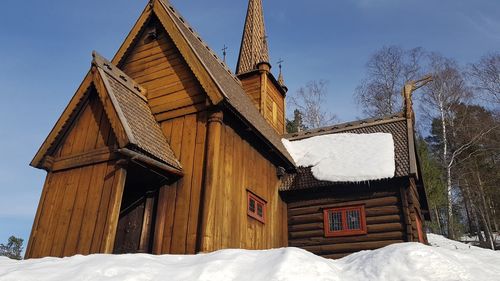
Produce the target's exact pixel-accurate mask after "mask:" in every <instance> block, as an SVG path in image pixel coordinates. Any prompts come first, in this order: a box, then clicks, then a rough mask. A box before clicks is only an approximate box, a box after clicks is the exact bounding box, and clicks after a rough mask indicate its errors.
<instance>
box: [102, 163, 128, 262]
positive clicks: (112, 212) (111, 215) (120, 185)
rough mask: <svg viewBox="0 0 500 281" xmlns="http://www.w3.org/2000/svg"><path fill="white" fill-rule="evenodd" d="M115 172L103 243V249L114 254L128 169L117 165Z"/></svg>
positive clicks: (104, 251) (106, 252)
mask: <svg viewBox="0 0 500 281" xmlns="http://www.w3.org/2000/svg"><path fill="white" fill-rule="evenodd" d="M117 168H118V170H117V171H116V173H115V180H114V186H113V189H112V191H111V196H110V200H109V205H108V215H107V221H106V227H105V228H104V237H103V244H102V245H101V251H102V252H103V253H105V254H112V253H113V247H114V244H115V236H116V228H117V226H118V218H119V216H120V206H121V203H122V196H123V189H124V187H125V180H126V177H127V170H126V169H125V168H124V167H120V166H118V167H117Z"/></svg>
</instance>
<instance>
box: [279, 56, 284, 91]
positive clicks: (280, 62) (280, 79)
mask: <svg viewBox="0 0 500 281" xmlns="http://www.w3.org/2000/svg"><path fill="white" fill-rule="evenodd" d="M284 62H285V61H284V60H282V59H280V60H279V61H278V67H279V68H280V74H279V76H278V83H279V84H280V86H282V87H283V86H284V85H285V79H283V72H282V71H281V70H282V69H281V68H282V67H283V63H284Z"/></svg>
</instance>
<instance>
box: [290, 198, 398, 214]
mask: <svg viewBox="0 0 500 281" xmlns="http://www.w3.org/2000/svg"><path fill="white" fill-rule="evenodd" d="M335 201H338V200H335ZM398 202H399V198H398V197H396V196H389V197H381V198H374V199H364V200H355V201H347V202H346V200H342V201H340V202H328V203H324V204H319V205H318V204H312V203H311V206H305V207H298V208H289V209H288V215H289V216H297V215H304V214H311V213H318V212H321V211H322V210H323V209H325V208H332V207H342V206H349V205H361V204H364V205H365V208H372V207H382V206H391V205H396V204H398Z"/></svg>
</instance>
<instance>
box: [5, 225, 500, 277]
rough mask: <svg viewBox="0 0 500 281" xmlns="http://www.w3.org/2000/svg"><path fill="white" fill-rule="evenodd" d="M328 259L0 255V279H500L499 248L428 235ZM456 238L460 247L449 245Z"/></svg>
mask: <svg viewBox="0 0 500 281" xmlns="http://www.w3.org/2000/svg"><path fill="white" fill-rule="evenodd" d="M428 238H429V241H430V243H431V244H432V245H433V247H430V246H426V245H423V244H420V243H399V244H392V245H390V246H387V247H384V248H381V249H378V250H373V251H361V252H358V253H355V254H352V255H349V256H347V257H344V258H342V259H339V260H329V259H324V258H322V257H319V256H316V255H314V254H312V253H309V252H307V251H305V250H301V249H298V248H281V249H273V250H263V251H249V250H221V251H217V252H213V253H209V254H199V255H161V256H155V255H146V254H128V255H89V256H81V255H78V256H73V257H69V258H62V259H61V258H42V259H29V260H24V261H15V260H10V259H8V258H6V257H0V280H1V281H33V280H36V281H49V280H50V281H68V280H72V281H84V280H92V281H118V280H120V281H132V280H133V281H156V280H175V281H188V280H189V281H201V280H203V281H211V280H213V281H229V280H238V281H250V280H281V281H313V280H314V281H316V280H325V281H329V280H332V281H333V280H336V281H365V280H371V281H379V280H380V281H391V280H399V281H416V280H436V281H449V280H461V281H467V280H471V281H472V280H481V281H490V280H491V281H493V280H497V281H498V280H499V278H498V277H499V276H500V266H498V265H499V264H500V252H495V251H492V250H487V249H480V248H476V247H469V246H468V245H465V244H461V243H458V242H455V241H451V240H448V239H446V238H444V237H442V236H438V235H429V236H428ZM452 244H453V245H455V244H457V245H459V246H458V247H455V246H450V245H452Z"/></svg>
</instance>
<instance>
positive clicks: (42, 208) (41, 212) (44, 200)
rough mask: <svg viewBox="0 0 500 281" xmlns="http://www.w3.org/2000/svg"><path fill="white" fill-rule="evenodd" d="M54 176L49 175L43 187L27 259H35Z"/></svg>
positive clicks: (27, 249) (27, 248)
mask: <svg viewBox="0 0 500 281" xmlns="http://www.w3.org/2000/svg"><path fill="white" fill-rule="evenodd" d="M52 179H53V176H52V173H48V174H47V176H46V177H45V183H44V185H43V189H42V194H41V195H40V202H39V203H38V208H37V210H36V215H35V219H34V221H33V227H32V228H31V234H30V238H29V240H28V245H27V247H26V253H25V255H24V257H25V259H28V258H31V257H33V253H34V248H35V245H37V243H39V242H38V241H37V234H38V228H39V227H40V220H41V217H46V214H45V213H46V212H47V207H48V205H49V202H48V201H49V200H48V198H50V196H48V193H49V190H51V188H50V187H51V182H52Z"/></svg>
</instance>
